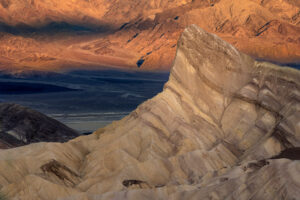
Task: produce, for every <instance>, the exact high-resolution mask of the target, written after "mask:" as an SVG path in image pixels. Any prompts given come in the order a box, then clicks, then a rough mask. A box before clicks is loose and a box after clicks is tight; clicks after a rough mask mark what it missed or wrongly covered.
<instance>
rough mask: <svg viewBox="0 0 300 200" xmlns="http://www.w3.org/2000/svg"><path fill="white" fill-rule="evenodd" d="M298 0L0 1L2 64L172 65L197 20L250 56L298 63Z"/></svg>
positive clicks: (52, 66) (24, 66)
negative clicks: (186, 32)
mask: <svg viewBox="0 0 300 200" xmlns="http://www.w3.org/2000/svg"><path fill="white" fill-rule="evenodd" d="M299 13H300V5H299V1H297V0H280V1H278V0H240V1H236V0H171V1H162V0H151V1H149V0H147V1H146V0H126V1H124V0H114V1H107V0H89V1H86V0H72V1H71V0H68V1H59V0H55V1H42V0H24V1H19V0H2V1H0V22H1V23H0V31H1V30H2V34H1V35H0V64H1V65H0V69H6V70H11V71H15V70H20V71H24V70H45V71H47V70H48V71H49V70H50V71H55V70H61V69H69V68H88V67H89V68H99V67H103V66H111V67H126V68H133V69H137V67H138V66H139V67H140V68H141V69H169V68H170V66H171V64H172V61H173V60H174V56H175V50H176V43H177V40H178V38H179V36H180V33H181V32H182V31H183V29H184V28H185V27H187V26H189V25H191V24H197V25H198V26H200V27H203V28H204V29H205V30H206V31H209V32H211V33H215V34H217V35H218V36H220V37H221V38H222V39H224V40H226V41H227V42H229V43H231V44H233V45H234V46H235V47H237V48H238V49H239V50H241V51H242V52H244V53H247V54H249V55H251V56H253V57H256V58H260V59H263V60H270V61H275V62H279V63H299V62H300V45H299V44H300V38H299V35H300V24H299V23H300V14H299Z"/></svg>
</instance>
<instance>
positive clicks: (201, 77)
mask: <svg viewBox="0 0 300 200" xmlns="http://www.w3.org/2000/svg"><path fill="white" fill-rule="evenodd" d="M177 45H178V49H177V53H176V58H175V61H174V64H173V68H172V70H171V74H170V79H169V81H168V82H167V83H166V85H165V87H164V90H163V92H162V93H160V94H158V95H157V96H156V97H154V98H153V99H151V100H148V101H146V102H145V103H143V104H142V105H140V106H139V107H138V108H137V109H136V110H135V111H134V112H132V113H131V114H130V115H129V116H127V117H125V118H124V119H122V120H121V121H118V122H114V123H112V124H111V125H109V126H107V127H105V128H103V129H100V130H98V131H96V132H95V133H94V134H92V135H89V136H82V137H79V138H76V139H74V140H71V141H69V142H67V143H64V144H60V143H37V144H31V145H28V146H25V147H20V148H16V149H10V150H5V151H4V150H3V151H0V192H1V193H2V194H4V195H7V196H8V197H10V198H11V199H22V200H25V199H48V200H51V199H61V200H62V199H64V200H71V199H72V200H73V199H74V200H75V199H88V200H96V199H101V200H102V199H110V200H111V199H176V200H177V199H178V200H181V199H189V200H190V199H265V200H267V199H270V200H274V199H297V198H298V197H299V195H300V194H299V191H300V190H299V188H300V182H299V180H300V171H299V169H300V161H299V156H297V155H298V154H299V146H300V126H299V117H300V116H299V115H300V112H299V109H300V107H299V106H300V99H299V98H300V94H299V91H300V90H299V87H300V82H299V80H300V73H299V71H297V70H294V69H290V68H281V67H278V66H275V65H272V64H270V63H265V62H257V61H255V60H253V59H251V58H250V57H249V56H247V55H245V54H243V53H240V52H239V51H238V50H236V49H235V48H234V47H233V46H231V45H230V44H228V43H227V42H225V41H223V40H221V39H220V38H219V37H217V36H216V35H213V34H209V33H207V32H205V31H204V30H203V29H201V28H198V27H197V26H195V25H193V26H190V27H189V28H187V29H186V30H185V31H184V32H183V34H182V36H181V38H180V40H179V41H178V44H177Z"/></svg>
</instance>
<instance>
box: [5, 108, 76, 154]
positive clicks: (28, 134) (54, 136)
mask: <svg viewBox="0 0 300 200" xmlns="http://www.w3.org/2000/svg"><path fill="white" fill-rule="evenodd" d="M77 136H79V134H78V133H77V132H76V131H74V130H72V129H71V128H69V127H67V126H65V125H63V124H62V123H60V122H58V121H56V120H54V119H51V118H50V117H47V116H46V115H43V114H42V113H39V112H37V111H34V110H31V109H29V108H25V107H23V106H20V105H17V104H9V103H0V149H1V148H11V147H18V146H22V145H26V144H30V143H36V142H66V141H68V140H70V139H73V138H75V137H77Z"/></svg>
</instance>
